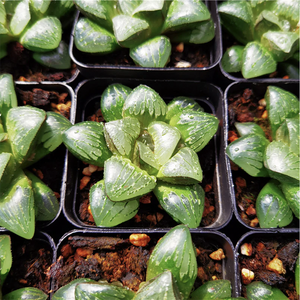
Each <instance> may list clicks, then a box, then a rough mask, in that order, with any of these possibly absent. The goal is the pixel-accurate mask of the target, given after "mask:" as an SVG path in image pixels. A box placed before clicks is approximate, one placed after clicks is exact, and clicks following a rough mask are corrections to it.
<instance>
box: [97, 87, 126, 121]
mask: <svg viewBox="0 0 300 300" xmlns="http://www.w3.org/2000/svg"><path fill="white" fill-rule="evenodd" d="M131 91H132V89H131V88H130V87H128V86H125V85H123V84H120V83H114V84H111V85H109V86H108V87H107V88H106V89H105V90H104V92H103V93H102V96H101V102H100V104H101V112H102V115H103V118H104V119H105V121H107V122H108V121H114V120H118V119H122V109H123V105H124V102H125V100H126V98H127V97H128V95H129V94H130V92H131Z"/></svg>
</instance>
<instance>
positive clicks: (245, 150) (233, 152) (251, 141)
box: [226, 134, 269, 177]
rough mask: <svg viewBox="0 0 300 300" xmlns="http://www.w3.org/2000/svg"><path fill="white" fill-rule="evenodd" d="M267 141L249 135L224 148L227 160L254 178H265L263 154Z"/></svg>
mask: <svg viewBox="0 0 300 300" xmlns="http://www.w3.org/2000/svg"><path fill="white" fill-rule="evenodd" d="M268 144H269V141H268V140H267V139H266V138H265V137H264V136H262V135H260V134H249V135H245V136H243V137H240V138H239V139H237V140H235V141H233V142H232V143H230V145H228V146H227V148H226V154H227V155H228V156H229V158H230V159H231V160H232V161H233V162H234V163H235V164H237V165H238V166H239V167H241V168H242V169H243V170H244V171H245V172H247V173H248V174H249V175H251V176H254V177H267V176H268V172H267V170H266V168H265V167H264V153H265V149H266V147H267V145H268Z"/></svg>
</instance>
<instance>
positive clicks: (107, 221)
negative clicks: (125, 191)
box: [89, 180, 140, 227]
mask: <svg viewBox="0 0 300 300" xmlns="http://www.w3.org/2000/svg"><path fill="white" fill-rule="evenodd" d="M89 200H90V206H91V212H92V215H93V217H94V220H95V223H96V225H97V226H101V227H113V226H117V225H119V224H121V223H123V222H126V221H128V220H130V219H132V218H133V217H134V216H135V215H136V214H137V212H138V208H139V204H140V202H139V200H138V199H130V200H128V201H120V202H114V201H111V200H110V199H109V198H108V197H107V195H106V193H105V186H104V180H100V181H98V182H97V183H95V184H94V185H93V186H92V187H91V189H90V193H89Z"/></svg>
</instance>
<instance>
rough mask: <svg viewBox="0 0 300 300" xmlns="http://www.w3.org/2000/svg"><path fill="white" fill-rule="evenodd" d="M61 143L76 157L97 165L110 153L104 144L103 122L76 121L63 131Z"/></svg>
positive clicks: (102, 164)
mask: <svg viewBox="0 0 300 300" xmlns="http://www.w3.org/2000/svg"><path fill="white" fill-rule="evenodd" d="M63 143H64V144H65V146H66V147H67V148H68V149H69V151H70V152H71V153H72V154H73V155H75V156H76V157H77V158H79V159H80V160H82V161H84V162H86V163H89V164H93V165H95V166H99V167H103V166H104V162H105V160H106V159H108V158H109V157H110V156H111V154H112V153H111V152H110V150H109V149H108V147H107V145H106V141H105V138H104V133H103V123H97V122H92V121H86V122H81V123H78V124H76V125H74V126H72V127H71V128H70V129H68V130H66V131H65V132H64V133H63Z"/></svg>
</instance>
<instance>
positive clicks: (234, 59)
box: [221, 46, 244, 73]
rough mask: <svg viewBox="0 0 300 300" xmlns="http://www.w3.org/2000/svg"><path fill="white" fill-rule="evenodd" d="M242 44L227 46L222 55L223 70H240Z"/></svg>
mask: <svg viewBox="0 0 300 300" xmlns="http://www.w3.org/2000/svg"><path fill="white" fill-rule="evenodd" d="M243 51H244V46H232V47H230V48H228V49H227V50H226V51H225V53H224V55H223V57H222V61H221V63H222V67H223V69H224V71H225V72H228V73H232V72H240V71H241V70H242V56H243Z"/></svg>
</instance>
